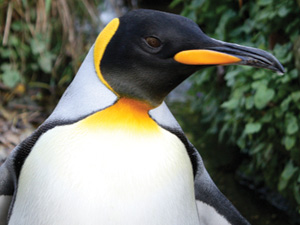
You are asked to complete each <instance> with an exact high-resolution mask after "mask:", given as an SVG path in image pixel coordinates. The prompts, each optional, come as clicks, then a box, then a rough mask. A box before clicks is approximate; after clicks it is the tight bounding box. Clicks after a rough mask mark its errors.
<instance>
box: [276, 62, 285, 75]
mask: <svg viewBox="0 0 300 225" xmlns="http://www.w3.org/2000/svg"><path fill="white" fill-rule="evenodd" d="M275 68H276V71H275V72H276V73H277V74H278V75H279V76H283V75H284V73H285V69H284V67H283V66H282V65H281V64H280V63H279V62H278V63H277V65H275Z"/></svg>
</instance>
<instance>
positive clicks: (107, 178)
mask: <svg viewBox="0 0 300 225" xmlns="http://www.w3.org/2000/svg"><path fill="white" fill-rule="evenodd" d="M233 63H234V64H246V65H251V66H256V67H264V68H269V69H272V70H274V71H279V72H283V68H282V66H281V65H280V63H279V62H278V61H277V60H276V59H275V58H274V57H273V56H272V55H270V54H268V53H266V52H264V51H261V50H258V49H253V48H247V47H242V46H238V45H233V44H228V43H225V42H220V41H217V40H214V39H210V38H209V37H207V36H206V35H204V34H203V33H202V31H201V30H200V29H199V28H198V26H197V25H196V24H195V23H193V22H192V21H190V20H188V19H186V18H183V17H180V16H176V15H172V14H167V13H162V12H157V11H151V10H136V11H132V12H130V13H128V14H127V15H125V16H123V17H121V18H120V19H114V20H113V21H111V22H110V23H109V24H108V25H107V27H106V28H105V29H104V30H103V31H102V32H101V33H100V35H99V37H98V38H97V40H96V42H95V44H94V46H93V47H92V48H91V50H90V52H89V53H88V55H87V57H86V59H85V60H84V62H83V64H82V66H81V68H80V69H79V71H78V73H77V75H76V76H75V78H74V80H73V82H72V83H71V85H70V86H69V88H68V89H67V90H66V92H65V93H64V95H63V97H62V99H61V100H60V102H59V104H58V105H57V107H56V108H55V110H54V111H53V113H52V114H51V115H50V117H49V118H48V119H47V120H46V121H45V122H44V123H43V124H42V125H41V126H40V127H39V128H38V129H37V130H36V131H35V132H34V133H33V134H32V135H31V136H30V137H29V138H27V139H26V140H25V141H24V142H22V143H21V144H20V145H19V146H17V147H16V148H15V149H14V151H13V152H12V154H11V155H10V156H9V158H8V159H7V160H6V161H5V163H4V164H3V165H2V166H1V167H0V224H7V223H9V224H106V225H109V224H170V225H171V224H172V225H174V224H178V225H182V224H185V225H188V224H191V225H193V224H207V225H208V224H218V225H219V224H220V225H221V224H224V225H227V224H249V223H248V222H247V221H246V220H245V219H244V218H243V217H242V216H241V215H240V214H239V213H238V211H237V210H236V209H235V208H234V206H232V204H231V203H230V202H229V201H228V200H227V199H226V198H225V197H224V196H223V195H222V194H221V193H220V191H219V190H218V188H217V187H216V186H215V184H214V183H213V181H212V180H211V178H210V177H209V175H208V173H207V171H206V169H205V167H204V165H203V162H202V159H201V157H200V155H199V153H198V152H197V150H196V149H195V148H194V147H193V145H192V144H191V143H190V142H189V141H188V140H187V138H186V137H185V135H184V133H183V131H182V130H181V128H180V126H179V125H178V123H177V122H176V120H175V119H174V117H173V116H172V114H171V113H170V111H169V110H168V108H167V106H166V105H165V104H164V103H163V99H164V97H165V96H166V95H167V94H168V93H169V92H170V91H171V90H172V89H174V88H175V87H176V86H177V85H178V84H180V83H181V82H182V81H183V80H184V79H186V78H187V77H188V76H190V75H191V74H192V73H193V72H194V71H196V70H199V69H202V68H203V67H206V66H209V65H218V64H233Z"/></svg>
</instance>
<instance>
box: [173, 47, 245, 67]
mask: <svg viewBox="0 0 300 225" xmlns="http://www.w3.org/2000/svg"><path fill="white" fill-rule="evenodd" d="M174 60H175V61H177V62H179V63H182V64H186V65H223V64H231V63H236V62H240V61H241V59H240V58H238V57H235V56H233V55H229V54H226V53H222V52H217V51H212V50H202V49H195V50H186V51H181V52H178V53H177V54H176V55H175V56H174Z"/></svg>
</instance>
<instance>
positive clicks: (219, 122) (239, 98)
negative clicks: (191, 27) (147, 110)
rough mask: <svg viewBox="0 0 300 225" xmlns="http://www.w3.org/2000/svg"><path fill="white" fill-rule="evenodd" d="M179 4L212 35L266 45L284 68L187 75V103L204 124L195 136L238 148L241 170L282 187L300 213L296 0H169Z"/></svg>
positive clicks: (298, 21)
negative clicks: (279, 72)
mask: <svg viewBox="0 0 300 225" xmlns="http://www.w3.org/2000/svg"><path fill="white" fill-rule="evenodd" d="M177 4H183V5H184V8H183V11H182V15H184V16H187V17H189V18H191V19H192V20H194V21H196V22H197V23H198V24H199V25H200V27H201V28H202V29H203V30H204V32H205V33H206V34H208V35H209V36H211V37H214V38H216V39H219V40H224V41H228V42H235V43H239V44H242V45H246V46H254V47H258V48H261V49H264V50H267V51H270V52H272V53H273V54H274V55H275V56H276V57H277V58H278V59H279V61H280V62H281V63H282V64H283V66H284V67H285V69H286V73H285V75H284V76H278V75H277V74H274V73H272V72H270V71H267V70H262V69H255V68H250V67H235V66H230V67H219V68H217V69H216V68H211V69H207V70H204V71H201V72H199V73H198V74H197V75H195V76H193V77H192V78H191V81H192V83H193V86H192V88H191V90H190V94H191V97H190V98H192V99H191V101H190V103H189V104H190V111H191V114H192V115H194V116H192V117H193V118H194V123H198V128H199V127H202V128H204V129H203V130H202V131H201V136H198V133H199V131H198V133H197V131H192V132H193V134H194V136H195V137H196V135H197V137H196V138H197V139H196V138H195V142H196V143H198V144H200V143H201V145H208V144H207V142H208V141H211V140H212V139H217V140H218V143H219V144H221V145H222V146H224V149H228V148H231V149H234V150H235V149H236V148H238V149H239V151H240V152H241V153H242V154H243V158H242V160H241V161H240V162H242V163H240V164H239V172H241V173H242V174H243V176H246V177H247V178H249V179H251V180H252V182H253V183H254V184H256V185H265V186H267V187H269V188H270V189H271V190H275V191H278V192H280V193H281V194H282V195H283V196H285V197H286V198H287V199H289V201H290V203H291V204H292V205H293V206H294V208H295V209H296V210H297V211H298V213H300V139H299V137H300V132H299V127H300V118H299V112H300V88H299V87H300V86H299V84H300V80H299V71H300V66H299V65H300V63H299V61H300V50H299V49H300V37H299V34H300V7H299V5H298V4H297V2H296V1H288V0H283V1H276V0H255V1H243V0H239V1H229V0H225V1H217V0H210V1H208V0H189V1H182V0H174V1H173V3H172V5H171V6H175V5H177ZM201 137H202V138H201ZM199 138H200V139H199ZM225 146H226V147H225ZM219 150H220V149H219ZM232 153H233V151H232ZM223 163H224V162H223ZM228 165H229V164H228Z"/></svg>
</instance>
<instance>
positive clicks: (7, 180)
mask: <svg viewBox="0 0 300 225" xmlns="http://www.w3.org/2000/svg"><path fill="white" fill-rule="evenodd" d="M10 162H11V158H8V159H7V160H6V161H5V162H4V163H3V164H2V165H1V166H0V225H4V224H7V222H8V213H9V208H10V205H11V202H12V198H13V195H14V191H15V187H14V179H13V173H12V167H11V164H10Z"/></svg>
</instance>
